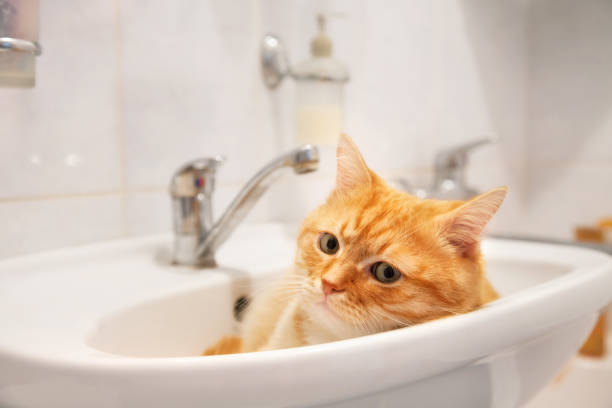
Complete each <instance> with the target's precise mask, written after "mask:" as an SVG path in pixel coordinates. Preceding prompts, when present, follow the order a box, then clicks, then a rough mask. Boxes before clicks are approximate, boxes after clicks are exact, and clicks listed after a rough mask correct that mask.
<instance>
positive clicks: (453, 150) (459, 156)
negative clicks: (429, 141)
mask: <svg viewBox="0 0 612 408" xmlns="http://www.w3.org/2000/svg"><path fill="white" fill-rule="evenodd" d="M489 143H494V140H493V139H492V138H489V137H485V138H482V139H478V140H473V141H471V142H468V143H464V144H460V145H458V146H453V147H450V148H448V149H444V150H441V151H439V152H438V153H437V154H436V157H435V159H434V166H435V169H436V173H438V172H444V171H446V172H448V171H452V170H454V169H462V168H464V167H465V166H466V164H467V160H468V153H470V152H471V151H472V150H474V149H476V148H477V147H480V146H483V145H487V144H489Z"/></svg>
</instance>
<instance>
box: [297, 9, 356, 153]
mask: <svg viewBox="0 0 612 408" xmlns="http://www.w3.org/2000/svg"><path fill="white" fill-rule="evenodd" d="M317 23H318V30H319V31H318V34H317V35H316V36H315V37H314V38H313V39H312V41H311V43H310V52H311V58H310V59H307V60H306V61H303V62H301V63H300V64H298V65H297V66H295V67H294V68H293V70H292V74H293V77H294V78H295V79H296V84H297V85H296V93H297V95H296V136H297V142H298V143H315V144H319V145H321V144H322V145H335V144H336V142H337V141H338V137H339V136H340V133H341V132H342V130H343V125H344V84H345V83H346V82H347V81H348V79H349V75H348V71H347V69H346V67H345V66H344V65H343V64H342V63H340V62H339V61H337V60H335V59H334V58H333V57H332V48H333V47H332V41H331V39H330V38H329V37H328V36H327V34H326V32H325V31H326V25H327V17H326V15H324V14H318V15H317Z"/></svg>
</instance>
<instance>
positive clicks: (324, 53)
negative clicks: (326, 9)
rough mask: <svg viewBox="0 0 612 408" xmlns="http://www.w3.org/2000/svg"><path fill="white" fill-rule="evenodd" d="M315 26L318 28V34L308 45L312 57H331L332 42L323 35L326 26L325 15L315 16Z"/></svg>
mask: <svg viewBox="0 0 612 408" xmlns="http://www.w3.org/2000/svg"><path fill="white" fill-rule="evenodd" d="M317 25H318V26H319V33H318V34H317V35H316V36H315V37H314V38H313V39H312V41H311V43H310V53H311V54H312V56H313V57H331V55H332V42H331V39H330V38H329V37H328V36H327V34H326V33H325V28H326V26H327V17H326V16H325V14H323V13H319V14H317Z"/></svg>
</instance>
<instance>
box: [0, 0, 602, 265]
mask: <svg viewBox="0 0 612 408" xmlns="http://www.w3.org/2000/svg"><path fill="white" fill-rule="evenodd" d="M553 3H554V4H553ZM581 3H582V2H581ZM586 3H588V4H589V6H585V7H578V6H574V5H573V4H574V3H573V2H571V1H570V0H561V1H560V2H559V3H558V4H559V6H557V2H552V1H546V0H545V1H538V2H528V1H516V2H507V1H502V0H494V1H486V2H485V1H478V0H456V1H443V2H431V1H429V0H414V1H410V2H406V1H401V0H385V1H382V2H380V1H374V0H355V1H353V0H314V1H313V0H291V1H284V0H282V1H281V0H247V1H241V2H233V1H220V0H207V1H199V0H184V1H181V2H168V1H163V0H148V1H145V0H140V1H135V0H130V1H128V0H91V1H88V2H74V1H68V0H54V1H51V0H43V1H41V42H42V43H43V47H44V53H43V55H42V56H41V57H40V58H39V60H38V70H37V86H36V88H34V89H32V90H10V89H0V111H1V112H2V118H1V120H0V225H1V226H2V232H0V257H7V256H13V255H18V254H22V253H28V252H32V251H39V250H44V249H50V248H56V247H61V246H68V245H77V244H82V243H87V242H92V241H97V240H105V239H113V238H118V237H123V236H131V235H139V234H148V233H157V232H165V231H169V229H170V221H171V219H170V209H169V204H170V203H169V198H168V196H167V192H166V186H167V183H168V180H169V177H170V175H171V173H172V171H173V170H174V169H175V168H176V167H177V166H178V165H179V164H180V163H182V162H183V161H186V160H189V159H192V158H194V157H197V156H204V155H211V154H225V155H226V156H227V157H228V161H227V163H225V164H224V166H223V168H222V169H221V171H220V173H219V183H218V194H217V196H216V198H215V207H216V209H217V210H219V209H222V208H223V207H224V206H225V205H226V204H227V203H228V202H229V200H231V198H232V196H233V195H234V194H235V192H236V191H237V190H238V189H239V187H240V186H241V185H242V183H244V182H245V181H246V180H247V179H248V177H250V175H252V174H253V173H254V172H255V171H256V170H257V169H258V168H259V167H260V166H261V165H262V164H264V163H265V162H266V160H267V159H268V158H270V157H272V156H273V155H275V154H277V153H279V152H280V151H281V150H283V149H286V148H289V147H290V146H293V145H294V144H295V142H294V130H295V129H294V127H295V124H294V123H295V122H294V119H293V118H294V115H293V108H294V102H293V101H294V91H295V87H294V85H293V84H292V83H291V82H290V81H286V82H285V83H283V85H282V86H281V88H280V89H279V90H277V91H276V92H274V93H271V92H269V91H267V90H266V89H265V88H264V87H263V85H262V83H261V80H260V77H259V75H260V74H259V70H258V53H259V40H260V38H261V36H262V35H263V33H264V32H267V31H272V32H276V33H278V34H280V35H281V36H282V37H283V39H284V41H285V43H286V45H287V48H288V49H289V51H290V58H291V61H293V62H297V61H299V60H301V59H303V58H306V57H307V55H308V42H309V40H310V38H311V37H312V35H313V33H314V27H315V24H314V16H315V13H316V12H317V11H319V10H324V11H336V12H342V13H344V17H343V18H339V19H334V20H332V21H330V24H329V32H330V35H331V36H332V38H333V39H334V46H335V50H336V51H335V52H336V55H337V57H338V58H339V59H341V60H343V61H345V62H346V63H347V65H348V66H349V69H350V71H351V76H352V79H351V82H350V83H349V85H348V86H347V89H346V130H347V131H348V133H349V134H350V135H351V136H353V138H354V139H355V140H356V142H357V143H358V145H359V146H360V147H361V149H362V151H363V153H364V156H365V158H366V160H367V161H368V163H370V165H371V166H372V167H373V168H374V169H375V170H377V171H379V172H380V173H382V174H383V175H387V176H388V175H394V176H403V177H406V178H408V179H410V180H412V181H418V182H426V181H427V180H428V179H429V178H430V177H431V170H430V164H431V162H432V160H433V156H434V153H435V152H436V151H437V150H438V149H440V148H442V147H445V146H449V145H451V144H457V143H462V142H465V141H468V140H471V139H473V138H476V137H480V136H482V135H492V136H494V137H495V138H496V139H497V140H498V143H497V145H495V146H490V147H486V148H483V149H482V150H480V151H478V152H476V153H475V154H474V155H473V157H472V165H471V166H470V169H469V171H468V179H469V180H470V183H471V184H472V185H474V186H475V187H477V188H479V189H481V190H485V189H487V188H491V187H493V186H496V185H500V184H507V185H510V187H511V194H510V196H509V199H508V202H507V203H506V204H505V205H504V208H503V210H502V212H501V213H500V215H499V217H497V220H496V223H495V225H494V226H493V229H494V230H495V231H498V232H515V233H523V232H529V233H532V234H538V235H554V236H557V237H563V236H568V231H571V227H572V225H573V224H574V223H576V222H579V221H580V222H586V221H588V220H591V219H593V218H594V217H596V216H597V215H599V214H602V215H603V214H604V213H605V212H606V211H608V209H610V210H611V211H612V198H611V194H610V193H609V189H610V187H609V184H610V180H611V179H612V177H611V176H612V171H611V168H612V165H611V163H612V156H610V151H612V148H611V147H612V145H611V143H612V138H611V137H610V131H609V130H610V126H611V124H612V119H611V118H612V116H610V109H609V106H610V103H609V102H610V98H609V96H610V95H612V92H610V84H611V82H610V78H612V76H610V75H609V72H611V70H610V68H612V62H611V61H612V58H610V54H611V53H610V48H609V47H610V44H612V43H611V42H610V41H603V40H602V38H604V37H605V38H607V37H609V36H610V34H611V33H610V27H612V24H609V23H610V22H609V21H608V20H606V18H609V16H610V15H612V12H610V11H611V9H612V7H611V6H610V5H609V4H610V3H609V2H605V1H597V0H590V1H589V2H586ZM574 8H579V9H580V10H579V11H577V10H574ZM568 27H569V29H566V28H568ZM568 84H569V85H568ZM326 157H327V156H326ZM329 160H332V159H331V158H330V159H329ZM324 166H326V168H328V169H329V168H331V169H333V163H331V164H330V163H324ZM330 166H331V167H330ZM332 184H333V171H332V172H327V173H326V172H322V173H315V174H312V175H309V176H304V177H300V178H299V179H298V178H296V177H295V176H292V175H288V176H287V177H286V178H285V179H284V181H281V182H279V183H278V184H277V185H275V186H274V187H273V188H272V191H270V193H269V194H267V195H266V196H265V198H264V199H263V200H262V202H261V203H259V204H258V205H257V206H256V208H255V211H254V213H253V215H252V216H251V217H250V220H252V221H253V220H283V221H297V220H299V219H300V218H301V217H302V216H303V215H304V214H305V213H306V212H307V211H308V210H309V209H311V208H312V207H314V206H315V205H317V204H318V203H320V202H321V200H322V199H323V198H324V196H325V195H326V193H327V192H328V191H329V188H330V187H331V185H332Z"/></svg>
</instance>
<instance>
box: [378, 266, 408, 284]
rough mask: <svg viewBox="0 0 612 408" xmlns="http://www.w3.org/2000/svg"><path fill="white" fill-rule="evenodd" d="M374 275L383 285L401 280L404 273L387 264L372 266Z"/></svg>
mask: <svg viewBox="0 0 612 408" xmlns="http://www.w3.org/2000/svg"><path fill="white" fill-rule="evenodd" d="M372 275H374V277H375V278H376V280H377V281H379V282H381V283H392V282H395V281H396V280H398V279H399V278H401V276H402V273H401V272H400V271H398V270H397V269H395V268H394V267H392V266H391V265H389V264H388V263H386V262H376V263H375V264H374V265H372Z"/></svg>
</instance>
